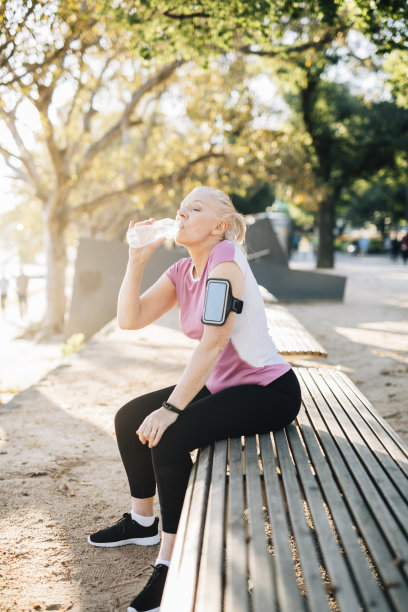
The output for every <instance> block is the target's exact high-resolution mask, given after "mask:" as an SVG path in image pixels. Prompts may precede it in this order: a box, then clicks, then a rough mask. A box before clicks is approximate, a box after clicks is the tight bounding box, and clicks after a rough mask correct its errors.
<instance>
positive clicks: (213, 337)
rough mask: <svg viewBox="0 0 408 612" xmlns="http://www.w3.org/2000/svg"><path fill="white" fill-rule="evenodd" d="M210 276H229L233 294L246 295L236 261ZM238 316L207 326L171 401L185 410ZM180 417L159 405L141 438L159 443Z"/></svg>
mask: <svg viewBox="0 0 408 612" xmlns="http://www.w3.org/2000/svg"><path fill="white" fill-rule="evenodd" d="M210 278H226V279H228V280H229V281H230V282H231V288H232V294H233V296H234V297H236V298H238V299H240V298H241V297H242V293H243V290H244V277H243V275H242V272H241V270H240V268H239V267H238V265H237V264H235V263H234V262H225V263H222V264H219V265H218V266H216V267H215V268H213V270H212V271H211V275H210ZM236 316H237V315H236V313H235V312H230V314H229V315H228V318H227V321H226V323H225V325H222V326H219V327H218V326H214V325H204V333H203V336H202V338H201V340H200V343H199V345H198V346H197V348H196V349H195V351H194V353H193V355H192V357H191V359H190V361H189V363H188V364H187V366H186V368H185V370H184V372H183V374H182V376H181V379H180V381H179V382H178V384H177V385H176V387H175V389H174V390H173V392H172V393H171V395H170V397H169V398H168V401H169V403H170V404H173V405H174V406H176V407H177V408H179V409H181V410H183V409H184V408H185V407H186V406H187V405H188V404H189V403H190V402H191V400H192V399H193V398H194V397H195V396H196V395H197V393H198V392H199V391H200V389H202V388H203V387H204V385H205V383H206V382H207V380H208V377H209V376H210V374H211V372H212V371H213V369H214V367H215V365H216V363H217V361H218V359H219V358H220V355H221V353H222V351H223V350H224V348H225V347H226V345H227V344H228V342H229V339H230V337H231V333H232V328H233V325H234V321H235V317H236ZM238 316H239V315H238ZM176 418H177V415H176V414H175V413H173V412H170V411H168V410H167V409H166V408H158V410H155V411H154V412H152V413H151V414H150V415H149V416H148V417H147V418H146V419H145V420H144V421H143V423H142V425H141V426H140V427H139V429H138V431H137V433H138V435H139V439H140V441H141V442H142V443H143V444H144V443H145V442H147V441H149V446H150V447H152V446H156V444H158V443H159V441H160V438H161V436H162V435H163V433H164V431H165V430H166V429H167V427H169V425H171V424H172V423H173V422H174V421H175V420H176ZM152 431H157V434H156V435H155V436H154V438H153V437H150V434H151V432H152Z"/></svg>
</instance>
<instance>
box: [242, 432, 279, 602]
mask: <svg viewBox="0 0 408 612" xmlns="http://www.w3.org/2000/svg"><path fill="white" fill-rule="evenodd" d="M245 467H246V490H247V499H248V531H249V541H248V566H249V577H250V581H251V583H252V585H251V586H252V609H253V610H254V612H265V610H268V609H272V610H274V609H275V607H276V591H275V581H274V577H273V572H272V559H271V555H270V554H269V552H268V549H267V546H266V533H265V518H264V514H263V505H264V504H263V500H262V489H261V480H260V472H259V467H258V456H257V448H256V438H255V436H249V437H248V438H246V440H245Z"/></svg>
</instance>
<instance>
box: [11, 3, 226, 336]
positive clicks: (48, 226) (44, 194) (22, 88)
mask: <svg viewBox="0 0 408 612" xmlns="http://www.w3.org/2000/svg"><path fill="white" fill-rule="evenodd" d="M39 6H40V8H41V9H44V7H43V6H42V3H39ZM41 15H42V14H41ZM50 18H51V17H50ZM34 25H35V24H34ZM34 25H32V24H31V23H30V22H29V27H28V28H27V29H26V30H24V45H22V44H21V41H20V44H19V46H18V48H17V47H13V53H11V54H10V53H9V55H8V56H7V58H6V60H5V64H4V65H5V66H7V68H8V70H7V71H6V70H4V71H3V72H2V73H1V82H2V93H3V95H2V103H1V107H0V117H1V118H2V119H3V121H4V123H5V125H6V126H7V127H8V130H9V139H8V140H9V142H8V144H7V145H5V144H4V143H3V144H2V145H1V147H0V153H1V154H2V155H3V157H4V158H5V160H6V162H7V164H8V165H9V167H10V169H11V170H12V172H13V173H14V176H15V178H16V179H18V180H19V181H21V182H23V183H25V184H26V185H27V186H28V187H29V189H30V190H31V193H32V197H35V198H36V199H38V200H39V201H40V202H41V204H42V213H43V220H44V227H45V234H46V253H47V312H46V315H45V319H44V322H43V327H44V328H45V329H46V330H47V331H48V332H51V333H55V332H60V331H61V330H62V327H63V322H64V313H65V291H64V288H65V265H66V244H65V234H66V230H67V227H68V226H69V224H71V223H75V222H80V221H82V220H83V219H84V218H85V217H88V218H89V216H90V215H93V214H95V211H98V210H99V209H101V208H102V207H103V206H105V205H107V204H109V205H110V206H112V204H114V203H118V202H119V203H123V201H124V200H125V199H129V198H131V196H132V195H133V194H136V193H141V192H145V191H146V190H148V189H149V188H152V187H154V186H161V188H162V187H163V185H165V184H167V183H168V184H170V183H172V182H174V181H177V179H181V178H183V177H185V176H186V175H188V173H189V172H190V171H191V169H192V168H193V167H194V166H195V165H197V164H202V163H204V162H205V161H206V160H210V159H212V158H214V159H216V158H217V156H219V155H221V154H220V153H217V152H215V151H214V150H212V149H211V148H210V149H206V150H203V149H201V150H200V148H199V147H196V148H195V150H194V155H193V156H192V155H191V151H188V152H186V154H185V155H184V156H183V155H182V156H180V157H179V159H178V162H179V163H178V165H177V164H175V163H173V162H171V161H169V160H167V162H165V161H163V159H162V158H160V159H159V158H157V159H156V160H155V163H152V164H150V166H144V165H140V167H138V168H137V169H135V168H133V169H132V168H131V166H130V163H129V161H130V160H127V166H126V165H125V164H123V165H122V172H121V173H118V171H117V167H116V168H113V169H112V171H111V172H110V171H109V164H111V161H110V160H111V156H112V154H113V152H114V151H115V147H116V155H119V156H122V157H126V154H128V153H129V151H130V152H134V150H135V148H136V149H137V148H139V151H138V153H139V157H138V159H139V161H140V160H143V150H142V149H143V148H146V143H147V142H149V139H150V138H153V137H152V132H153V131H154V130H155V129H156V123H157V121H156V118H157V115H158V111H157V107H158V105H159V104H160V99H161V98H162V96H163V94H164V92H165V91H166V88H167V87H168V86H169V85H170V84H171V83H172V80H173V79H174V78H175V75H176V73H177V69H178V68H180V66H182V65H183V63H184V62H183V60H174V61H171V62H169V63H167V64H165V65H162V66H160V65H159V64H158V62H155V63H154V64H152V65H151V66H141V65H140V61H138V59H137V57H135V55H134V54H133V55H132V53H131V52H130V51H129V47H130V44H129V41H128V40H126V35H125V34H126V33H125V34H123V33H120V32H115V30H114V31H113V32H111V33H108V32H107V31H106V29H105V27H104V24H103V23H102V22H100V21H97V20H96V19H95V18H94V16H93V14H92V13H90V12H88V11H87V10H83V11H81V10H78V11H77V13H73V14H70V15H69V18H68V19H67V21H61V15H60V14H59V13H55V14H54V15H52V23H51V26H50V31H48V32H47V36H51V38H52V40H53V43H52V44H48V43H47V42H45V43H44V45H43V46H42V47H41V44H39V40H40V39H38V38H37V41H36V47H35V49H36V50H35V51H34V50H33V51H32V53H34V54H35V57H31V58H30V60H31V61H29V62H27V61H23V60H24V58H26V60H27V58H28V57H29V50H30V48H31V45H32V44H34V42H33V38H32V37H33V36H34V34H37V37H38V35H39V33H38V31H37V32H36V31H35V27H34ZM18 27H20V26H18ZM12 30H13V26H12V24H10V23H8V24H7V31H8V32H12ZM123 66H126V70H124V69H123ZM125 85H126V87H125ZM109 86H110V87H111V88H112V89H113V88H117V94H118V96H117V97H115V95H113V96H112V95H111V92H110V91H109ZM121 96H122V99H121ZM108 101H109V102H110V103H112V102H114V104H115V105H116V108H115V109H114V112H109V113H106V112H105V108H104V104H105V103H106V102H108ZM27 102H29V103H30V104H31V105H32V106H33V107H34V108H35V109H36V112H37V116H38V119H39V121H38V127H37V128H36V129H37V133H36V140H37V147H36V149H35V150H30V148H29V146H28V145H27V144H26V142H25V141H24V137H23V135H22V131H21V123H20V122H19V111H20V109H21V106H22V104H23V103H24V104H27ZM159 127H160V126H159ZM161 128H162V131H163V126H161ZM156 131H157V130H156ZM155 138H156V139H158V138H159V136H158V135H157V134H156V136H155ZM132 141H134V142H136V144H135V145H134V146H133V147H127V146H126V143H129V142H132ZM118 152H119V153H118ZM119 161H120V160H119ZM85 186H86V189H84V187H85ZM128 210H129V207H128Z"/></svg>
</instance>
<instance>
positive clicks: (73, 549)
mask: <svg viewBox="0 0 408 612" xmlns="http://www.w3.org/2000/svg"><path fill="white" fill-rule="evenodd" d="M295 265H297V266H298V267H300V266H302V265H304V264H301V263H299V264H295ZM305 265H306V264H305ZM337 272H339V273H341V272H343V273H347V275H348V277H349V281H348V286H347V293H346V299H345V302H344V303H343V304H309V305H306V304H299V305H290V306H289V309H290V311H291V312H292V313H294V314H295V315H296V316H297V317H298V318H299V319H300V320H301V321H302V322H303V323H304V324H305V326H306V327H307V328H308V329H309V330H310V331H311V332H312V333H313V334H314V335H315V336H316V337H317V338H318V340H320V342H322V343H323V344H324V345H325V347H326V348H327V349H328V351H329V359H328V361H327V364H328V365H332V366H335V365H337V364H343V365H344V366H345V368H344V369H345V371H346V372H347V373H348V374H349V376H350V377H351V378H352V379H353V380H354V381H356V382H357V383H358V384H359V387H360V389H361V390H362V391H363V392H364V393H365V394H366V395H367V396H368V397H369V399H370V400H371V401H372V402H373V403H374V405H375V407H376V408H377V409H378V410H379V411H380V412H381V413H382V414H383V415H384V416H385V417H386V418H388V420H389V422H390V423H391V425H392V426H393V427H394V428H395V429H396V430H397V431H398V432H399V433H400V435H402V437H404V438H405V440H408V405H407V404H408V403H407V400H406V398H407V391H408V376H407V373H408V341H407V340H408V316H407V314H408V267H407V268H403V267H402V266H398V267H396V266H391V264H389V263H388V262H385V261H384V260H379V261H374V260H370V261H364V262H363V261H357V262H355V261H350V262H349V263H347V261H345V262H343V263H342V264H341V265H340V266H339V268H338V269H337ZM174 314H175V313H170V314H169V315H168V316H167V317H166V318H165V319H164V320H162V321H161V322H160V324H156V325H153V326H151V327H150V328H148V329H147V330H141V331H139V332H125V331H120V330H118V329H117V328H116V324H115V323H112V324H110V325H108V326H107V327H106V328H105V329H104V330H102V331H101V332H100V333H99V334H97V335H96V336H95V337H94V338H93V339H92V340H91V341H89V342H88V343H87V345H86V346H85V347H84V348H83V349H82V350H81V351H80V352H79V353H77V354H75V355H71V356H70V357H68V358H67V359H66V360H65V361H64V362H63V363H61V364H60V365H59V366H58V367H57V368H56V369H54V370H53V371H52V372H51V373H49V374H48V375H47V376H45V377H44V378H42V379H41V380H40V381H39V382H38V383H37V384H35V385H34V386H32V387H30V388H29V389H27V390H25V391H23V392H22V393H20V394H19V395H17V396H16V397H15V398H13V399H12V400H11V401H10V402H8V403H7V404H5V405H4V406H2V407H0V474H1V476H0V478H1V480H0V496H1V497H0V546H1V557H0V558H1V567H0V582H1V595H0V609H1V610H2V611H4V612H9V611H10V612H11V611H13V612H23V611H24V612H25V611H32V610H74V611H77V612H96V611H98V612H109V611H112V612H113V611H118V612H119V611H121V612H123V611H124V610H126V606H127V605H128V603H129V601H130V600H131V599H132V598H133V596H134V595H135V594H136V593H137V591H138V590H139V588H140V587H141V586H142V585H143V584H144V582H145V580H146V577H147V576H148V574H149V572H150V567H149V565H150V563H152V562H154V559H155V557H156V554H157V549H158V547H157V546H153V547H146V548H140V547H133V546H125V547H122V548H118V549H98V548H93V547H91V546H89V545H88V543H87V541H86V536H87V534H88V533H89V532H90V531H92V530H94V529H96V528H99V527H102V526H106V524H107V523H109V522H111V521H113V520H114V519H116V518H119V517H120V515H121V513H122V512H126V511H128V510H129V498H128V494H127V482H126V478H125V475H124V473H123V470H122V464H121V461H120V458H119V453H118V450H117V446H116V442H115V438H114V433H113V417H114V414H115V412H116V411H117V409H118V407H120V406H121V405H122V404H124V403H125V402H126V401H128V400H129V399H130V398H132V397H133V396H136V395H139V394H141V393H144V392H146V391H149V390H151V389H154V388H158V387H160V386H164V385H167V384H172V383H173V382H175V381H177V379H178V377H179V376H180V374H181V372H182V369H183V367H184V364H185V363H186V362H187V360H188V357H189V355H190V354H191V350H192V346H194V344H193V343H192V342H191V341H188V340H187V339H185V338H184V337H183V336H182V335H181V333H180V332H179V331H177V330H176V327H177V325H176V321H175V316H174Z"/></svg>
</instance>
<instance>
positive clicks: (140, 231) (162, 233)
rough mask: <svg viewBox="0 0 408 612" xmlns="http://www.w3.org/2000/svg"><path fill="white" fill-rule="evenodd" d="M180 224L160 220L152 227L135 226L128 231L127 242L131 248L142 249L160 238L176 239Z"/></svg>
mask: <svg viewBox="0 0 408 612" xmlns="http://www.w3.org/2000/svg"><path fill="white" fill-rule="evenodd" d="M179 228H180V223H179V222H178V221H175V220H174V219H159V220H158V221H155V222H154V223H152V224H151V225H134V226H133V227H131V228H130V229H128V231H127V233H126V240H127V242H128V244H129V245H130V246H131V247H134V248H137V249H139V248H140V247H143V246H146V245H147V244H152V243H153V242H156V240H159V238H167V239H168V238H175V237H176V234H177V232H178V230H179Z"/></svg>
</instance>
